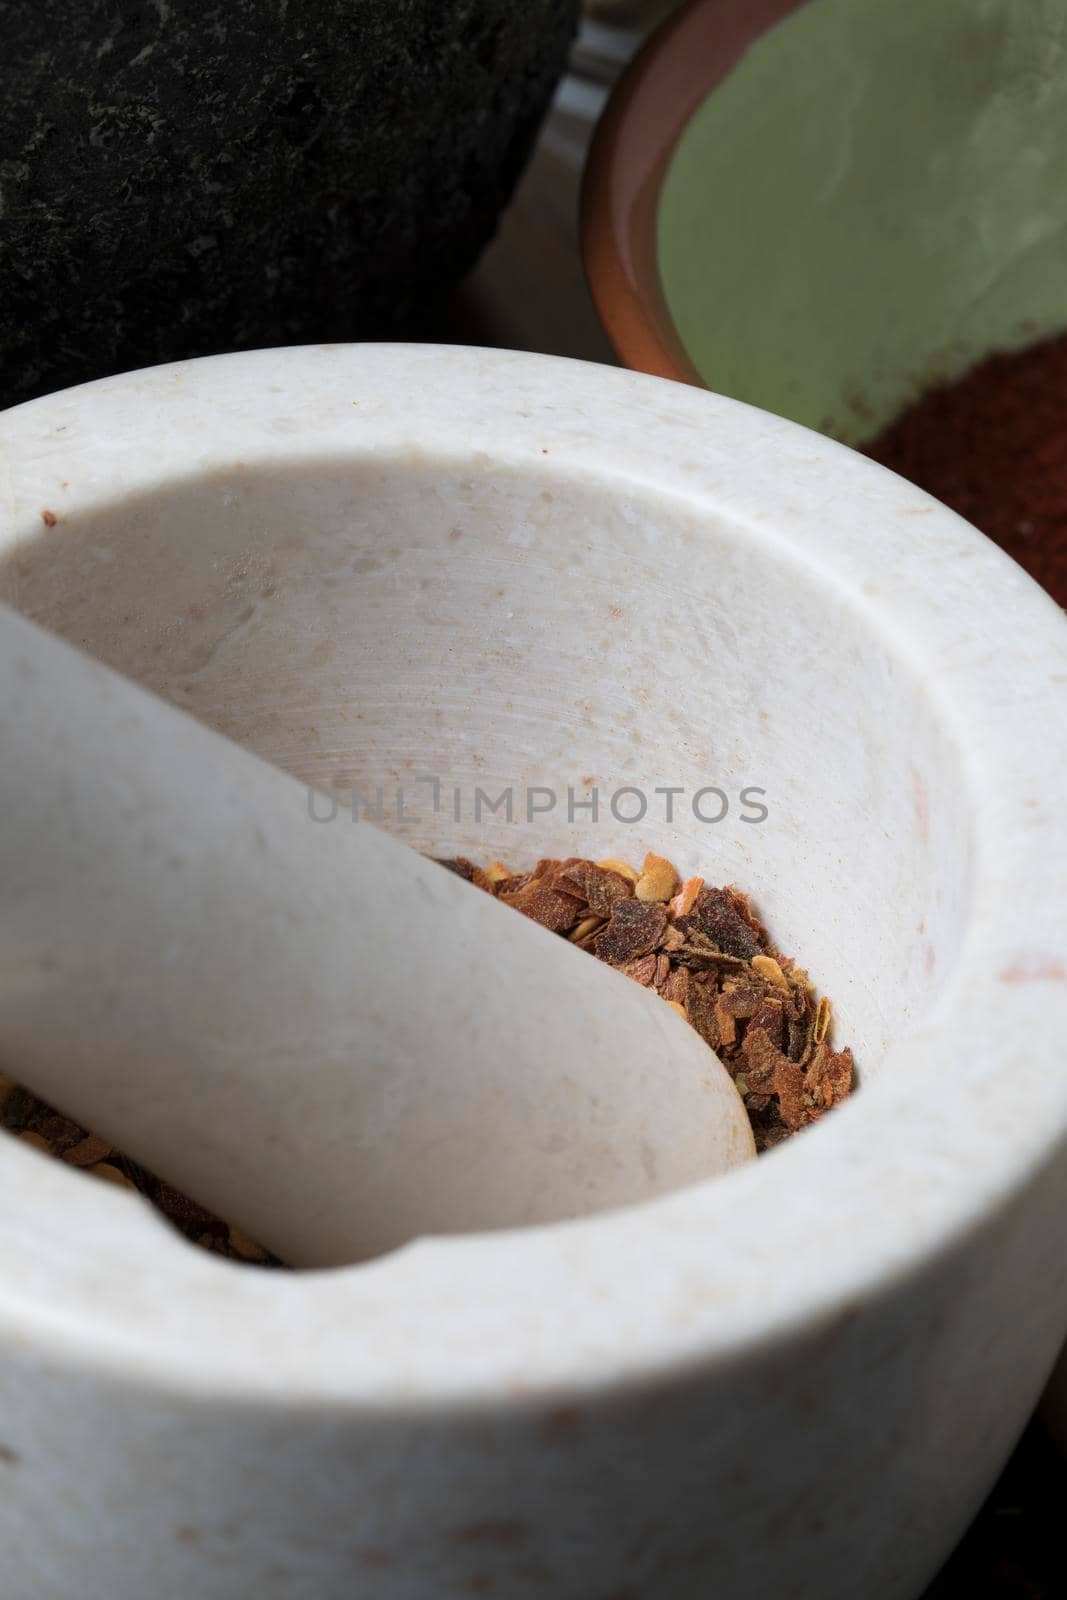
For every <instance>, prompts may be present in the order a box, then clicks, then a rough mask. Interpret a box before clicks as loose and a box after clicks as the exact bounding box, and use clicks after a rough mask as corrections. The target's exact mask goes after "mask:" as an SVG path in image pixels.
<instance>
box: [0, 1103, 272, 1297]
mask: <svg viewBox="0 0 1067 1600" xmlns="http://www.w3.org/2000/svg"><path fill="white" fill-rule="evenodd" d="M0 1127H2V1128H6V1129H7V1130H8V1131H9V1132H10V1133H13V1134H16V1135H17V1136H18V1137H19V1138H20V1139H22V1140H23V1141H24V1142H25V1143H26V1144H30V1145H32V1146H33V1147H34V1148H35V1149H37V1150H40V1151H41V1152H42V1153H43V1154H46V1155H51V1156H54V1157H55V1158H56V1159H57V1160H59V1161H63V1162H65V1163H66V1164H67V1165H68V1166H71V1167H77V1168H80V1169H81V1171H83V1172H86V1173H88V1174H90V1175H91V1176H92V1177H94V1178H100V1179H103V1180H104V1181H105V1182H107V1183H114V1184H118V1185H121V1186H122V1187H124V1188H128V1189H136V1190H137V1192H138V1193H139V1194H141V1195H142V1196H143V1197H144V1198H145V1199H146V1200H147V1201H149V1203H150V1204H151V1205H153V1206H155V1207H156V1208H157V1210H159V1211H161V1212H162V1213H163V1215H164V1216H165V1217H166V1218H167V1219H168V1220H169V1221H170V1222H171V1223H173V1225H174V1227H176V1228H177V1229H178V1231H179V1233H183V1234H184V1235H185V1237H186V1238H187V1239H190V1240H192V1242H193V1243H194V1244H199V1245H201V1246H203V1248H204V1249H206V1250H212V1251H214V1252H216V1253H217V1254H218V1255H223V1256H229V1257H230V1258H231V1259H232V1260H235V1261H247V1262H254V1263H256V1264H257V1265H260V1266H281V1262H280V1261H279V1260H278V1258H277V1257H276V1256H272V1255H271V1254H270V1253H269V1252H268V1251H266V1250H264V1249H262V1248H261V1247H260V1246H259V1245H258V1244H255V1243H254V1242H253V1240H251V1239H249V1238H248V1237H247V1235H245V1234H243V1233H241V1232H240V1231H239V1230H238V1229H236V1228H232V1227H230V1226H229V1225H228V1224H227V1223H225V1222H223V1221H221V1220H220V1218H218V1217H216V1216H215V1215H214V1214H213V1213H212V1212H210V1211H205V1209H204V1208H203V1206H199V1205H197V1204H196V1202H195V1201H194V1200H190V1199H189V1198H188V1196H187V1195H184V1194H183V1193H182V1192H181V1190H179V1189H175V1188H174V1187H173V1186H172V1185H171V1184H169V1183H164V1182H163V1181H162V1179H160V1178H157V1177H156V1176H155V1175H154V1174H153V1173H151V1172H149V1171H147V1169H146V1168H144V1167H142V1166H141V1165H140V1164H139V1163H138V1162H136V1161H133V1160H131V1158H130V1157H129V1156H126V1155H123V1154H122V1152H121V1151H119V1150H116V1149H115V1148H114V1146H113V1145H112V1144H111V1143H110V1142H109V1141H108V1140H107V1139H102V1138H100V1137H99V1135H97V1134H95V1133H89V1132H88V1131H87V1130H86V1129H85V1128H83V1127H82V1126H81V1125H80V1124H79V1123H77V1122H74V1121H72V1120H71V1118H70V1117H64V1116H61V1115H60V1113H59V1112H57V1111H55V1110H53V1108H52V1107H51V1106H50V1105H48V1104H47V1103H46V1102H45V1101H44V1100H41V1099H39V1098H38V1097H37V1096H36V1095H35V1094H31V1093H30V1091H29V1090H28V1089H24V1088H23V1087H22V1086H21V1084H17V1083H13V1082H12V1081H11V1079H10V1078H4V1077H0Z"/></svg>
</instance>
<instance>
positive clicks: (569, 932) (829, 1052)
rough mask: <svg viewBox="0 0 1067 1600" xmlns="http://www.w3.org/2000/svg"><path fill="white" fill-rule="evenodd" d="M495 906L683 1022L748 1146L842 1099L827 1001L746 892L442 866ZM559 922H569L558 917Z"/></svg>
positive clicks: (630, 873)
mask: <svg viewBox="0 0 1067 1600" xmlns="http://www.w3.org/2000/svg"><path fill="white" fill-rule="evenodd" d="M441 865H442V866H446V867H449V868H451V870H452V871H453V872H457V873H458V874H459V875H460V876H461V877H463V878H466V879H468V880H469V881H472V882H475V883H477V884H478V886H479V887H481V888H484V889H487V890H488V892H489V893H490V894H493V895H494V896H495V897H496V898H497V899H499V900H502V901H503V903H504V904H505V905H510V906H515V907H516V908H517V909H518V910H520V911H523V912H525V914H526V915H527V916H528V917H532V918H533V920H534V921H535V922H540V923H542V925H543V926H544V927H546V928H549V929H550V930H551V931H552V932H553V933H557V934H560V935H562V936H563V937H564V938H566V939H569V940H570V942H571V943H572V944H576V945H577V946H578V947H579V948H580V949H582V950H589V951H591V952H592V953H593V954H594V955H595V956H597V957H599V959H600V960H601V961H605V962H607V964H608V965H609V966H612V967H615V968H616V969H617V970H618V971H620V972H623V973H625V974H626V976H627V977H629V978H633V979H634V981H635V982H636V983H640V984H642V985H644V987H645V988H654V989H655V990H656V993H657V994H659V995H660V996H661V998H662V999H663V1000H664V1001H666V1003H667V1004H668V1005H671V1006H673V1007H674V1008H675V1009H676V1010H677V1011H679V1012H680V1013H681V1015H682V1016H684V1017H685V1019H686V1021H687V1022H688V1023H689V1024H690V1026H691V1027H693V1028H695V1029H696V1031H697V1033H699V1034H700V1036H701V1038H702V1039H703V1040H704V1041H705V1042H706V1043H707V1044H708V1045H709V1046H710V1047H711V1048H712V1049H713V1050H714V1051H715V1052H716V1053H717V1055H718V1056H719V1059H720V1060H721V1061H722V1063H723V1065H724V1066H725V1067H726V1069H727V1070H728V1072H729V1073H730V1074H731V1076H732V1077H733V1079H734V1082H735V1084H736V1085H737V1088H738V1091H739V1092H740V1094H741V1096H742V1099H743V1100H744V1103H745V1108H746V1110H747V1111H748V1115H749V1120H750V1122H751V1124H752V1131H753V1133H754V1135H755V1140H756V1148H757V1150H759V1151H764V1150H769V1149H771V1148H772V1147H773V1146H774V1145H776V1144H780V1143H781V1142H782V1140H783V1139H787V1138H789V1137H790V1135H792V1134H794V1133H796V1132H798V1131H799V1130H800V1129H801V1128H804V1127H807V1126H808V1124H809V1123H812V1122H817V1121H818V1119H819V1118H820V1117H821V1116H823V1115H824V1113H825V1112H826V1111H828V1110H829V1109H830V1107H831V1106H835V1105H837V1104H838V1103H839V1102H840V1101H841V1100H844V1099H845V1098H846V1096H847V1095H848V1094H849V1093H850V1092H851V1090H852V1085H853V1060H852V1052H851V1050H849V1049H848V1048H847V1047H846V1048H845V1049H842V1050H837V1051H835V1050H833V1049H831V1047H830V1044H829V1042H828V1033H829V1029H830V1021H831V1008H830V1002H829V1000H828V999H826V997H825V996H824V997H823V998H822V999H820V1000H817V999H816V996H815V992H814V989H813V987H812V984H811V980H810V979H809V977H808V975H807V973H806V972H805V971H804V969H803V968H802V967H799V966H797V964H796V962H795V961H794V960H793V958H792V957H789V956H783V955H782V954H781V952H780V951H778V950H776V949H775V948H774V946H773V944H772V943H771V940H770V937H769V935H768V933H767V930H766V928H765V927H764V926H763V924H762V923H761V922H760V920H759V918H758V917H757V916H756V915H755V913H754V912H753V910H752V907H751V905H750V904H749V900H748V896H747V895H745V894H742V893H741V891H740V890H739V889H737V888H735V887H734V886H733V885H732V884H727V885H725V886H724V887H722V888H715V887H714V886H712V885H709V884H707V883H705V881H704V879H703V878H700V877H691V878H687V879H686V880H685V881H684V882H683V883H681V884H680V885H679V877H678V873H677V872H676V871H675V868H674V865H673V863H671V862H670V861H667V860H666V859H665V858H664V857H663V856H657V855H653V854H649V855H647V856H646V857H645V860H644V863H643V865H642V867H641V870H640V872H638V871H636V870H635V869H634V868H633V867H631V866H629V865H628V864H627V863H626V862H625V861H618V860H615V859H609V860H607V861H599V862H597V861H589V860H584V859H576V858H575V857H573V856H572V857H569V858H568V859H567V860H564V861H553V860H549V859H545V860H541V861H539V862H538V863H537V865H536V866H535V867H534V870H533V872H527V873H516V874H514V875H513V876H511V877H503V876H501V874H502V873H504V872H506V870H507V869H506V868H505V867H503V866H502V865H501V863H500V862H499V861H497V862H494V863H493V874H494V878H493V882H491V883H490V882H488V880H487V876H486V874H479V872H478V869H477V868H474V867H472V865H471V863H470V862H469V861H467V860H466V859H465V858H463V857H457V858H455V859H454V860H445V861H442V862H441ZM567 919H569V920H567Z"/></svg>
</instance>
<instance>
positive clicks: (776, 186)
mask: <svg viewBox="0 0 1067 1600" xmlns="http://www.w3.org/2000/svg"><path fill="white" fill-rule="evenodd" d="M1056 33H1057V25H1056V24H1054V21H1053V20H1050V16H1049V15H1048V14H1047V9H1046V8H1039V7H1034V8H1021V7H1015V8H1011V9H1010V11H1009V12H1004V13H1002V12H1001V11H1000V10H999V9H994V10H991V9H990V8H983V7H978V6H975V5H973V4H972V3H971V0H943V3H942V4H939V5H938V6H937V7H929V6H928V5H926V4H924V3H923V0H896V3H895V4H894V5H892V6H884V5H881V4H879V3H878V0H836V3H835V4H833V5H819V4H803V3H800V0H690V3H689V4H688V5H685V6H683V7H682V9H681V10H680V11H679V12H678V13H677V14H676V15H675V16H674V17H673V18H672V19H671V20H670V21H668V22H667V23H666V24H665V25H664V26H663V27H662V28H661V29H660V30H659V31H658V32H657V33H656V34H654V35H653V37H652V39H651V40H650V42H649V43H648V45H647V46H646V48H645V49H644V51H643V52H642V53H641V54H640V55H639V57H638V58H637V60H636V62H635V63H634V64H633V66H632V67H631V69H630V70H629V72H628V73H627V74H626V75H625V76H624V78H623V79H622V80H621V82H620V84H619V85H618V87H617V89H616V91H615V93H614V95H613V96H612V99H611V100H610V102H609V105H608V108H607V111H606V113H605V115H604V117H603V119H602V122H601V125H600V127H599V129H598V131H597V135H596V137H595V140H594V144H593V148H592V151H591V155H590V160H589V165H588V169H587V173H586V181H585V185H584V195H583V248H584V254H585V260H586V267H587V271H588V274H589V278H590V283H591V287H592V292H593V297H594V300H595V302H596V305H597V308H598V310H599V312H600V316H601V318H602V320H603V322H604V326H605V328H606V329H607V332H608V334H609V336H610V338H611V340H612V342H613V344H614V346H615V349H616V351H617V352H618V354H619V356H620V357H621V359H622V361H623V362H624V364H625V365H627V366H629V367H634V368H637V369H639V370H642V371H646V372H652V373H656V374H657V375H659V376H662V377H670V378H676V379H680V380H681V381H683V382H688V383H699V382H703V383H704V384H705V385H706V386H707V387H708V388H711V389H715V390H717V391H718V392H719V393H722V394H727V395H729V396H730V397H731V398H733V399H737V400H744V401H747V402H748V403H749V404H751V405H757V406H760V407H762V408H763V409H764V410H767V411H774V412H776V413H777V414H778V415H780V416H786V417H788V418H789V419H790V420H791V421H793V422H800V423H803V424H804V425H805V426H807V427H811V428H816V429H817V430H818V431H820V432H822V433H827V434H829V435H831V436H832V437H833V438H837V439H840V440H842V441H843V442H844V443H846V444H851V445H864V444H866V443H867V442H868V441H869V440H870V439H872V438H873V437H874V436H876V435H877V434H878V433H879V432H880V431H881V429H882V428H883V427H884V426H886V425H887V424H888V423H889V422H891V421H892V420H893V419H894V418H895V417H896V416H897V415H898V414H899V413H900V412H901V411H902V410H904V409H905V407H906V406H907V405H909V404H910V403H911V402H912V401H913V400H914V399H915V398H916V397H917V396H918V395H919V394H920V393H922V392H924V391H925V390H927V389H928V388H930V387H931V386H932V385H934V384H936V383H939V382H942V381H950V380H952V379H953V378H955V377H956V376H958V375H959V374H961V373H962V372H964V371H966V370H967V369H969V368H970V367H971V366H973V365H974V364H975V363H976V362H977V361H979V360H981V359H982V358H984V357H985V356H987V355H988V354H990V353H991V352H992V351H995V350H996V351H999V350H1011V349H1016V348H1020V347H1023V346H1026V345H1029V344H1032V343H1034V342H1036V341H1037V340H1039V339H1041V338H1044V337H1046V336H1048V335H1051V334H1058V333H1060V332H1061V331H1062V330H1063V328H1064V327H1065V326H1067V272H1065V271H1064V249H1063V244H1062V240H1063V238H1064V235H1065V231H1067V138H1065V137H1064V129H1065V128H1067V70H1064V67H1063V65H1062V62H1063V60H1064V59H1067V57H1065V55H1064V52H1063V50H1062V49H1059V50H1057V49H1053V48H1051V45H1052V44H1054V43H1055V42H1056V39H1055V36H1056Z"/></svg>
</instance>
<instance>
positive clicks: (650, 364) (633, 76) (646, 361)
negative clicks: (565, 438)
mask: <svg viewBox="0 0 1067 1600" xmlns="http://www.w3.org/2000/svg"><path fill="white" fill-rule="evenodd" d="M805 4H807V0H684V4H683V5H681V6H680V7H679V9H678V10H677V11H675V12H672V13H671V14H670V15H669V16H668V17H667V18H665V20H664V21H663V22H661V23H660V25H659V27H658V28H655V29H654V30H653V31H652V33H651V34H650V35H649V37H648V39H647V40H646V41H645V43H644V45H643V46H642V47H641V49H640V50H639V51H638V52H637V54H636V56H635V57H634V59H633V60H632V61H631V62H630V64H629V66H628V67H627V69H626V71H625V72H624V73H623V74H622V75H621V77H620V78H619V79H618V81H617V83H616V84H615V86H614V88H613V89H612V92H611V94H610V95H609V97H608V101H607V104H606V105H605V107H604V110H603V112H602V114H601V117H600V119H599V121H598V123H597V126H596V129H595V130H594V134H593V138H592V141H591V143H590V147H589V155H588V159H587V161H586V166H585V171H584V173H583V177H582V186H581V199H580V206H579V236H580V244H581V252H582V261H583V265H584V268H585V275H586V279H587V282H588V284H589V292H590V294H591V296H592V299H593V304H594V305H595V307H596V311H597V315H598V316H599V318H600V321H601V325H602V326H603V328H604V330H605V332H606V333H607V336H608V339H609V340H610V342H611V345H612V348H613V349H614V351H615V353H616V355H617V356H618V357H619V359H620V361H621V362H622V363H623V365H624V366H626V367H629V368H631V369H632V370H634V371H637V372H649V373H652V374H654V375H655V376H656V377H661V378H673V379H675V380H676V381H677V382H679V383H689V384H694V385H696V386H698V387H700V388H707V387H710V385H709V383H708V380H707V379H705V378H703V377H702V376H701V375H700V373H699V372H698V371H697V369H696V367H695V365H694V364H693V362H692V361H691V359H690V357H689V354H688V352H687V350H686V347H685V342H684V340H683V338H682V335H681V333H680V331H679V329H678V327H677V325H676V323H675V321H674V318H673V317H672V315H671V312H670V310H669V308H668V305H667V300H666V295H665V293H664V289H663V283H662V279H661V276H660V271H659V249H658V217H659V197H660V193H661V191H662V187H663V183H664V180H665V178H666V176H667V172H668V169H669V167H670V164H671V160H672V158H673V155H674V152H675V149H676V148H677V145H678V141H679V140H680V139H681V137H682V136H683V134H684V133H685V130H686V128H687V127H688V125H689V123H690V121H691V120H692V118H693V116H694V115H695V113H696V112H697V111H698V110H699V108H700V106H701V105H702V104H703V102H704V101H705V99H706V98H707V96H708V95H709V94H710V93H711V92H712V91H713V90H714V89H715V88H716V87H717V85H718V84H719V83H721V82H722V80H723V78H725V77H726V76H727V75H728V74H729V73H730V72H731V71H732V70H733V68H734V67H735V66H736V65H737V63H738V62H739V61H740V59H741V57H742V56H743V55H744V53H745V51H746V50H747V49H748V47H749V46H750V45H751V44H752V43H754V42H755V40H756V39H757V38H759V37H760V36H761V35H762V34H763V33H765V32H767V30H768V29H770V28H772V27H774V26H775V25H776V24H777V23H779V22H781V21H783V20H784V19H785V18H786V17H787V16H789V15H790V14H791V13H792V12H793V11H796V10H799V9H800V7H801V6H802V5H805Z"/></svg>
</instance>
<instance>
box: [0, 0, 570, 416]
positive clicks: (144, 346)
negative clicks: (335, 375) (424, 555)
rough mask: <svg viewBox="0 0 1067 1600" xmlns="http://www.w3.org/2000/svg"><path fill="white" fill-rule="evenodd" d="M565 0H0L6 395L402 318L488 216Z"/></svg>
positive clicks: (515, 167)
mask: <svg viewBox="0 0 1067 1600" xmlns="http://www.w3.org/2000/svg"><path fill="white" fill-rule="evenodd" d="M576 9H577V7H576V0H521V3H520V0H328V3H327V0H224V3H218V4H210V3H208V4H204V3H203V0H200V3H197V0H0V47H2V48H0V406H4V405H11V404H13V403H14V402H16V401H18V400H22V399H27V398H29V397H31V396H33V395H37V394H41V393H45V392H47V391H49V390H52V389H57V388H62V387H64V386H65V385H67V384H72V383H79V382H82V381H83V380H85V379H88V378H94V377H100V376H103V375H105V374H107V373H111V372H117V371H123V370H127V369H130V368H133V367H139V366H145V365H149V364H151V363H153V362H159V361H169V360H174V359H179V358H184V357H187V356H194V355H206V354H212V353H214V352H216V351H221V350H235V349H249V348H254V347H257V346H262V345H272V344H286V343H299V342H306V341H310V340H346V339H364V338H382V337H403V336H418V334H419V333H420V331H421V330H422V327H423V325H424V319H425V318H426V317H427V316H429V315H430V314H431V313H432V308H433V306H434V304H435V302H436V301H437V299H438V298H439V296H440V295H441V294H442V293H443V292H444V291H445V290H446V289H447V288H448V287H450V286H451V285H452V284H454V283H455V282H456V281H457V280H458V279H459V277H460V276H461V275H462V274H463V273H464V272H465V271H466V269H467V268H468V267H469V266H470V265H471V264H472V263H473V261H474V259H475V258H476V256H477V254H478V252H479V251H480V249H481V248H482V246H483V245H484V244H485V243H486V242H487V240H488V239H489V237H490V236H491V234H492V231H493V228H494V225H495V221H496V218H497V215H498V213H499V211H500V209H501V207H502V206H503V205H504V204H505V203H506V201H507V199H508V197H509V195H510V193H511V190H512V188H513V186H514V183H515V180H516V178H517V177H518V175H519V173H520V171H521V169H522V166H523V163H524V161H525V159H526V156H527V155H528V153H529V151H530V148H531V145H532V142H533V139H534V136H535V134H536V132H537V128H538V125H539V123H540V120H541V116H542V114H543V112H544V110H545V107H546V105H547V103H548V100H549V98H550V95H551V92H552V89H553V87H554V85H555V82H556V80H557V78H558V76H559V74H560V72H561V70H562V68H563V65H564V63H565V59H566V54H567V48H568V45H569V42H570V39H571V36H572V33H573V30H574V25H575V18H576Z"/></svg>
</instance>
